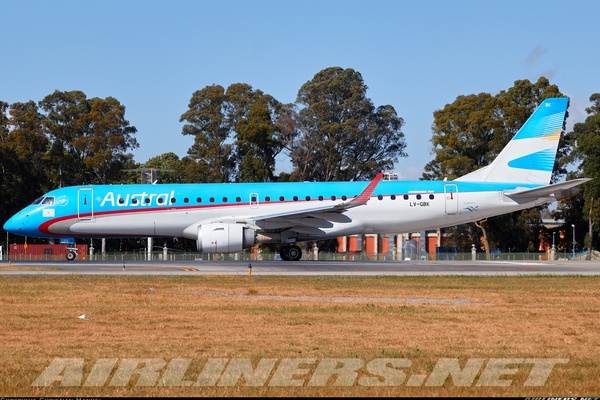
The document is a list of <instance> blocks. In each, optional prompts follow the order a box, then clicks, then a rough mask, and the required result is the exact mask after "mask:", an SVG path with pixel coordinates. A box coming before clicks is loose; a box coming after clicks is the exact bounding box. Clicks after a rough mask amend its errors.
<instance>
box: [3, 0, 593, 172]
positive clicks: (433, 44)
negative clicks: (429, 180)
mask: <svg viewBox="0 0 600 400" xmlns="http://www.w3.org/2000/svg"><path fill="white" fill-rule="evenodd" d="M599 16H600V2H599V1H596V0H589V1H569V2H567V1H555V0H544V1H538V0H519V1H514V0H501V1H492V0H488V1H486V0H477V1H461V0H453V1H450V0H439V1H431V0H413V1H401V0H396V1H377V0H371V1H366V0H365V1H352V0H340V1H338V0H335V1H334V0H329V1H328V0H316V1H312V0H311V1H308V0H304V1H286V0H273V1H267V0H265V1H259V0H248V1H234V0H230V1H223V0H219V1H216V0H213V1H202V0H194V1H153V0H143V1H142V0H139V1H136V0H118V1H113V0H102V1H80V0H77V1H47V0H44V1H31V0H18V1H16V0H0V37H1V38H2V39H1V40H2V46H1V50H0V51H1V54H2V57H1V59H0V100H2V101H5V102H8V103H14V102H25V101H29V100H34V101H36V102H37V101H40V100H42V99H43V98H44V97H45V96H46V95H48V94H51V93H52V92H54V90H60V91H69V90H81V91H83V92H84V93H85V94H86V95H87V96H88V97H102V98H104V97H108V96H112V97H115V98H116V99H118V100H119V101H120V102H121V103H122V104H123V105H125V107H126V110H127V111H126V118H127V119H128V120H129V122H130V124H131V125H133V126H135V127H136V128H137V129H138V133H137V139H138V141H139V143H140V148H139V149H137V150H135V151H134V155H135V160H136V161H138V162H146V161H147V160H148V159H149V158H151V157H154V156H157V155H160V154H163V153H166V152H174V153H176V154H177V155H179V156H180V157H183V156H185V155H186V153H187V150H188V148H189V147H190V146H191V144H192V141H193V139H192V138H191V137H189V136H183V135H182V134H181V128H182V124H181V123H180V122H179V118H180V116H181V114H183V113H184V112H185V111H186V109H187V107H188V103H189V100H190V97H191V95H192V93H193V92H194V91H196V90H199V89H202V88H203V87H205V86H207V85H212V84H219V85H222V86H224V87H227V86H228V85H230V84H232V83H237V82H242V83H247V84H250V85H251V86H252V87H253V88H255V89H260V90H262V91H263V92H265V93H268V94H270V95H272V96H274V97H275V98H276V99H278V100H279V101H281V102H294V101H295V99H296V95H297V92H298V89H299V88H300V87H301V86H302V85H303V84H304V83H305V82H306V81H308V80H310V79H312V78H313V76H314V75H315V74H316V73H317V72H319V71H320V70H322V69H324V68H327V67H332V66H340V67H343V68H353V69H354V70H356V71H358V72H360V73H361V74H362V76H363V79H364V81H365V84H366V85H367V86H368V87H369V89H368V91H367V95H368V97H370V98H371V100H372V101H373V103H374V105H375V106H380V105H384V104H390V105H392V106H393V107H394V108H395V109H396V111H397V113H398V115H400V116H401V117H402V118H403V119H404V121H405V125H404V128H403V132H404V133H405V136H406V142H407V145H408V146H407V149H406V150H407V152H408V154H409V157H408V158H405V159H401V160H400V161H399V162H398V163H397V164H396V168H395V170H396V172H398V174H399V175H400V177H401V178H402V179H416V178H418V177H419V176H420V175H421V173H422V170H423V166H424V165H425V164H426V163H427V162H428V161H430V160H431V159H432V158H433V155H432V154H431V144H430V141H429V140H430V138H431V124H432V123H433V112H434V111H435V110H438V109H441V108H443V107H444V105H446V104H448V103H451V102H453V101H454V100H455V99H456V97H457V96H459V95H467V94H473V93H480V92H488V93H492V94H495V93H497V92H498V91H500V90H503V89H504V90H505V89H508V88H510V87H512V86H513V83H514V81H515V80H520V79H529V80H530V81H532V82H535V81H536V80H537V79H538V78H539V77H540V76H542V75H543V76H546V77H547V78H549V79H550V82H551V83H553V84H556V85H558V87H559V89H560V90H561V91H562V92H563V93H566V94H567V95H568V96H569V97H570V98H571V107H570V110H569V112H570V118H569V120H568V121H567V124H568V127H569V128H570V127H572V125H573V124H574V123H575V122H581V121H583V120H584V119H585V115H586V114H585V111H584V109H585V108H586V107H588V106H589V102H588V99H589V96H590V95H591V94H593V93H596V92H600V70H599V69H598V68H599V66H600V51H599V50H598V47H597V41H598V23H599ZM286 159H287V157H286V156H285V155H280V156H279V157H278V170H282V169H283V170H285V169H288V168H289V163H287V162H286ZM286 164H287V165H288V167H286Z"/></svg>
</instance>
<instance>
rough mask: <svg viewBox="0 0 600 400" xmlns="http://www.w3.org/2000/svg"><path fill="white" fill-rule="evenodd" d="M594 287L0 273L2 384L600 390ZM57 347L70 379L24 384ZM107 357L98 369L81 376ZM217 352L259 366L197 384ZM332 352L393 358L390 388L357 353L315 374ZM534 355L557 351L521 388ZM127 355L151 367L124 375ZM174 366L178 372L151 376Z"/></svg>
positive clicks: (39, 389) (514, 281)
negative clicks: (341, 371)
mask: <svg viewBox="0 0 600 400" xmlns="http://www.w3.org/2000/svg"><path fill="white" fill-rule="evenodd" d="M599 294H600V278H598V277H551V276H530V277H374V278H357V277H352V278H345V277H326V278H325V277H323V278H319V277H307V278H293V277H252V278H248V277H200V276H196V277H126V278H123V277H87V276H79V275H73V276H68V277H43V276H36V277H27V276H21V277H6V276H4V277H0V307H1V314H0V315H1V319H0V321H1V322H0V327H1V328H0V397H10V396H61V397H62V396H69V397H89V396H94V397H95V396H592V395H598V394H599V393H600V320H599V318H598V316H599V315H600V296H599ZM84 313H85V314H86V315H87V317H88V319H87V320H83V319H80V318H78V316H80V315H82V314H84ZM57 359H58V360H59V363H60V362H63V363H67V364H68V365H67V364H65V365H67V366H66V367H60V368H59V369H58V370H57V371H58V372H56V373H57V374H58V375H59V376H61V377H66V376H67V375H69V374H70V375H69V376H75V378H77V377H79V378H80V380H77V379H75V380H74V381H68V379H67V378H65V379H64V380H62V381H61V380H57V381H56V382H54V383H49V384H47V385H42V386H32V384H33V383H34V382H35V381H36V379H38V377H39V376H40V375H41V374H42V373H44V371H45V370H46V369H47V368H49V366H50V365H51V364H52V363H53V362H55V360H57ZM67 359H74V360H76V361H74V363H75V364H77V363H79V364H77V365H78V366H79V367H77V366H73V365H74V364H69V363H71V361H68V360H67ZM106 359H108V360H109V361H108V362H109V364H110V363H111V362H112V364H110V367H109V368H108V369H105V371H106V376H105V377H104V378H106V379H104V378H102V379H100V380H97V381H96V384H95V385H92V386H89V385H88V386H85V385H84V382H88V383H89V380H88V381H86V379H87V378H88V377H90V376H94V377H96V376H97V375H96V372H98V371H97V370H96V367H97V366H95V364H96V363H97V362H99V363H102V362H107V361H102V360H106ZM137 359H141V360H137ZM215 359H226V360H225V361H223V362H225V363H227V362H229V364H228V365H229V366H231V365H234V364H235V363H237V364H235V365H238V367H239V368H242V367H240V365H245V364H244V362H245V361H244V360H249V361H248V362H249V363H251V367H252V368H256V370H259V369H260V370H261V371H263V369H261V368H262V367H265V369H264V371H266V372H265V374H266V375H264V377H265V379H266V380H265V379H263V380H261V379H258V380H256V379H257V378H256V376H255V377H254V378H253V377H252V376H250V375H249V374H246V375H244V376H243V377H242V378H240V379H238V378H237V377H236V375H235V374H233V375H231V374H230V376H229V378H226V377H225V375H227V373H228V372H229V373H232V371H233V367H231V368H229V369H225V372H223V375H222V376H221V378H220V381H219V383H217V381H216V380H215V381H213V383H212V384H211V383H208V384H206V386H196V385H195V384H193V382H196V380H197V379H199V377H200V376H201V374H202V373H203V371H204V372H205V370H206V368H204V366H205V364H208V363H210V362H213V361H214V360H215ZM289 359H291V360H292V361H294V360H295V361H296V362H299V360H300V361H302V362H303V364H302V365H301V366H300V367H299V366H298V365H296V369H293V368H292V370H291V371H292V372H291V373H289V374H288V375H289V377H288V378H289V379H288V381H290V379H291V380H292V381H294V382H296V383H295V384H297V385H298V386H291V385H285V384H284V385H282V386H277V385H274V382H276V381H277V379H276V378H275V375H276V374H277V373H278V371H277V369H278V368H279V369H283V367H282V365H284V364H285V363H286V362H288V361H289ZM332 359H340V360H341V361H339V360H338V362H337V364H336V361H335V360H333V365H334V366H335V365H337V366H338V367H340V368H343V364H344V362H345V363H346V364H347V365H350V364H353V363H354V362H355V361H356V363H358V364H357V365H359V364H360V365H362V364H365V365H366V364H369V363H370V362H372V363H375V362H376V361H377V360H378V359H392V360H396V361H397V362H399V364H398V365H395V367H394V368H395V369H394V370H393V371H392V372H393V374H394V377H395V380H394V379H387V380H386V379H383V377H382V378H381V379H379V381H380V382H381V381H382V380H383V382H385V383H387V384H388V385H389V386H373V384H372V382H374V380H373V376H372V375H373V373H372V370H370V369H369V368H367V367H366V366H365V367H361V368H359V369H356V375H355V376H356V379H350V380H349V381H348V380H346V381H343V379H342V378H340V376H341V375H339V376H338V375H335V374H334V375H331V376H329V375H327V374H325V375H323V376H324V378H323V379H324V380H323V381H322V382H321V383H320V384H316V386H315V385H313V383H314V382H317V378H316V376H317V375H318V374H319V373H321V372H323V370H321V368H322V367H323V368H325V369H326V367H327V366H326V364H327V363H330V362H331V360H332ZM504 359H512V361H511V362H510V364H509V365H505V366H504V367H503V368H504V369H503V370H501V372H500V373H497V374H496V376H495V378H493V379H492V380H491V381H489V380H488V382H492V384H488V385H485V384H484V385H483V386H482V385H481V382H482V381H485V379H484V378H483V377H484V376H487V375H485V374H486V373H487V372H489V371H487V372H486V369H485V368H486V366H488V364H489V365H492V364H493V363H494V362H496V361H498V360H504ZM531 359H535V360H540V359H542V360H543V359H562V360H565V359H566V360H567V362H561V363H558V364H556V365H554V367H553V369H552V370H551V372H550V373H549V375H548V376H547V379H546V380H545V381H544V382H543V385H541V386H539V385H538V386H528V385H527V384H526V382H527V379H528V377H529V376H530V375H531V374H532V368H533V366H532V365H531V363H530V360H531ZM65 360H67V361H65ZM77 360H79V361H77ZM98 360H100V361H98ZM110 360H112V361H110ZM182 360H183V361H182ZM186 360H187V361H186ZM211 360H212V361H211ZM240 360H242V361H240ZM265 360H266V361H265ZM286 360H288V361H286ZM353 360H354V361H353ZM440 360H450V362H451V363H452V362H457V363H458V364H456V365H459V366H460V368H464V370H463V372H464V371H466V370H467V369H468V368H467V366H469V365H475V364H477V363H479V364H477V365H482V367H481V369H477V368H478V367H477V368H476V369H475V370H474V371H476V375H473V378H474V379H471V380H469V379H467V381H466V383H465V382H463V383H461V381H460V379H459V377H458V375H452V376H451V377H448V379H445V380H442V381H441V382H439V384H438V385H428V384H427V382H428V381H427V377H431V376H432V375H434V374H435V371H436V368H437V367H438V366H439V365H438V364H440V363H441V361H440ZM452 360H454V361H452ZM456 360H458V361H456ZM138 361H139V364H138ZM388 361H389V360H388ZM154 362H156V363H157V364H153V363H154ZM444 362H445V361H444ZM81 363H83V366H81ZM340 363H341V364H340ZM472 363H473V364H472ZM481 363H483V364H481ZM151 364H153V366H152V365H151ZM400 364H402V365H400ZM52 365H54V364H52ZM126 365H129V367H131V365H133V366H134V367H136V365H137V367H136V368H138V369H137V370H136V371H150V370H152V368H154V369H153V370H152V371H154V372H153V373H152V374H146V375H145V378H142V375H144V374H145V372H142V373H140V374H137V373H133V374H132V375H131V377H129V376H127V374H125V379H124V380H122V381H119V376H121V375H123V374H122V372H123V370H125V369H126V368H125V366H126ZM181 365H184V367H183V370H182V372H181V379H179V380H177V382H179V383H178V384H172V383H171V384H167V386H161V382H163V383H164V380H165V379H166V378H165V377H166V376H167V375H169V374H170V373H172V372H173V371H174V370H175V369H176V368H175V367H177V366H179V367H181ZM273 365H274V367H273V369H269V367H270V366H273ZM327 365H328V364H327ZM347 365H346V366H347ZM353 365H354V364H353ZM370 365H371V364H370ZM372 365H374V364H372ZM113 367H114V368H113ZM77 368H79V370H78V369H77ZM144 368H147V369H145V370H144ZM203 368H204V370H203ZM298 368H302V369H298ZM180 369H181V368H180ZM488 369H489V370H490V371H491V367H489V368H488ZM73 371H75V372H73ZM130 371H131V370H130ZM385 371H387V372H388V373H390V371H391V367H389V368H388V369H387V370H385ZM398 371H401V372H398ZM477 371H478V372H477ZM77 372H79V375H78V374H77ZM92 372H93V374H92ZM459 372H460V371H459ZM73 374H74V375H73ZM219 374H220V372H219ZM217 375H218V374H217ZM375 375H377V374H375ZM169 376H170V375H169ZM319 376H320V375H319ZM345 376H346V377H348V376H350V377H351V378H353V377H354V375H352V374H350V375H348V374H346V375H345ZM380 376H381V375H380ZM411 377H413V380H411V379H410V378H411ZM146 378H150V380H149V381H148V380H147V379H146ZM154 378H156V379H154ZM404 378H406V379H404ZM89 379H90V380H92V378H89ZM227 379H229V380H227ZM253 379H254V380H253ZM311 379H313V380H312V381H311ZM361 379H363V380H361ZM364 379H366V380H364ZM369 379H370V380H369ZM182 381H186V382H188V383H187V384H186V383H181V382H182ZM284 381H285V380H284ZM288 381H285V382H288ZM375 381H377V378H375ZM69 382H71V383H69ZM73 382H74V383H73ZM119 382H121V383H119ZM172 382H173V381H172ZM190 382H192V383H191V384H190ZM224 382H225V383H224ZM227 382H229V383H227ZM311 382H312V383H311ZM365 382H371V384H365ZM66 384H70V385H73V386H65V385H66ZM143 385H145V386H143ZM181 385H189V386H181Z"/></svg>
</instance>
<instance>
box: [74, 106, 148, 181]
mask: <svg viewBox="0 0 600 400" xmlns="http://www.w3.org/2000/svg"><path fill="white" fill-rule="evenodd" d="M88 103H89V112H87V113H85V114H84V115H82V116H81V117H80V118H79V119H78V120H77V125H78V126H80V127H81V128H82V132H81V133H82V134H81V135H79V136H78V137H77V138H75V139H74V140H73V141H72V142H71V145H72V146H73V148H74V149H75V150H76V152H77V154H79V156H80V157H81V158H83V160H84V163H85V166H86V169H87V171H88V173H89V175H90V181H91V182H94V183H104V184H105V183H109V182H115V181H117V180H118V179H119V178H120V177H121V175H122V173H121V171H122V170H123V169H124V168H126V167H130V166H131V165H133V164H132V158H133V156H132V154H130V153H127V152H128V151H129V150H130V149H134V148H137V147H139V145H138V142H137V140H136V139H135V136H134V135H135V133H136V132H137V129H136V128H135V127H133V126H130V125H129V121H127V120H126V119H125V107H124V106H123V105H121V103H119V101H118V100H117V99H115V98H114V97H107V98H106V99H100V98H97V97H95V98H92V99H90V100H88Z"/></svg>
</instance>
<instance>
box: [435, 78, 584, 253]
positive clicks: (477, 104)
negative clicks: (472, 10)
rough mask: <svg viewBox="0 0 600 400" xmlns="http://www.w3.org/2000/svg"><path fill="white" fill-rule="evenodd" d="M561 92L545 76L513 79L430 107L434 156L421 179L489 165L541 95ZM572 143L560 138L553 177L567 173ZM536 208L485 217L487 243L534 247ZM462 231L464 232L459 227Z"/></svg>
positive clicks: (536, 243) (462, 234) (506, 248)
mask: <svg viewBox="0 0 600 400" xmlns="http://www.w3.org/2000/svg"><path fill="white" fill-rule="evenodd" d="M563 96H564V95H563V94H562V93H560V91H559V90H558V87H557V86H556V85H551V84H550V82H549V81H548V79H546V78H544V77H540V78H539V79H538V80H537V82H535V83H531V82H530V81H529V80H519V81H515V83H514V86H513V87H511V88H509V89H508V90H506V91H504V90H503V91H501V92H500V93H498V94H497V95H495V96H492V95H491V94H489V93H480V94H478V95H466V96H459V97H458V98H457V99H456V101H454V102H453V103H452V104H447V105H446V106H445V107H444V108H443V109H442V110H438V111H435V112H434V123H433V127H432V130H433V135H432V138H431V142H432V144H433V153H434V155H435V158H434V159H433V160H432V161H430V162H429V163H427V164H426V166H425V171H424V173H423V179H444V178H448V179H456V178H458V177H460V176H462V175H465V174H467V173H469V172H472V171H475V170H477V169H479V168H481V167H484V166H486V165H488V164H490V163H491V162H492V161H493V160H494V158H495V157H496V156H497V155H498V154H499V153H500V151H501V150H502V149H503V148H504V146H506V144H507V143H508V142H509V141H510V139H511V138H512V137H513V136H514V135H515V134H516V133H517V131H518V130H519V128H520V127H521V126H522V125H523V124H524V123H525V122H526V121H527V119H528V118H529V117H530V116H531V114H532V113H533V112H534V111H535V109H536V108H537V107H538V105H539V104H541V102H542V101H543V100H544V99H547V98H550V97H563ZM563 136H568V135H563ZM571 148H572V139H570V138H567V139H564V138H563V139H561V142H560V143H559V152H558V155H557V159H558V161H557V166H556V168H555V172H554V176H555V177H558V176H560V175H561V174H563V173H564V172H565V170H564V166H565V165H566V163H567V162H568V157H567V155H568V153H569V151H570V149H571ZM540 210H541V208H535V209H532V210H524V211H519V212H516V213H512V214H507V215H502V216H498V217H494V218H489V219H488V220H487V221H486V222H485V225H484V227H485V229H486V230H487V239H488V242H489V244H490V247H491V248H492V249H500V250H502V251H509V250H518V251H525V250H537V249H538V247H539V242H540V237H539V230H540V229H541V215H540ZM461 230H465V232H459V231H461ZM453 231H454V232H455V234H456V235H458V236H459V237H462V238H464V237H467V236H471V240H472V242H473V243H476V244H478V243H479V238H478V237H473V236H472V233H473V231H472V230H469V229H468V228H467V227H464V226H463V227H458V228H456V229H454V230H453ZM469 233H470V234H471V235H469ZM453 242H459V240H453ZM461 242H466V241H465V240H464V239H463V240H462V241H461ZM466 244H468V245H469V246H470V244H469V243H466ZM468 249H469V248H468V247H465V248H463V249H462V250H463V251H468ZM487 250H489V249H487Z"/></svg>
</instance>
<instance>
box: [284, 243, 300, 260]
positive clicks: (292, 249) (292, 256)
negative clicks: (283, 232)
mask: <svg viewBox="0 0 600 400" xmlns="http://www.w3.org/2000/svg"><path fill="white" fill-rule="evenodd" d="M279 255H280V256H281V259H282V260H283V261H298V260H300V259H301V258H302V249H301V248H300V247H298V246H296V245H291V246H283V247H282V248H280V249H279Z"/></svg>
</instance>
